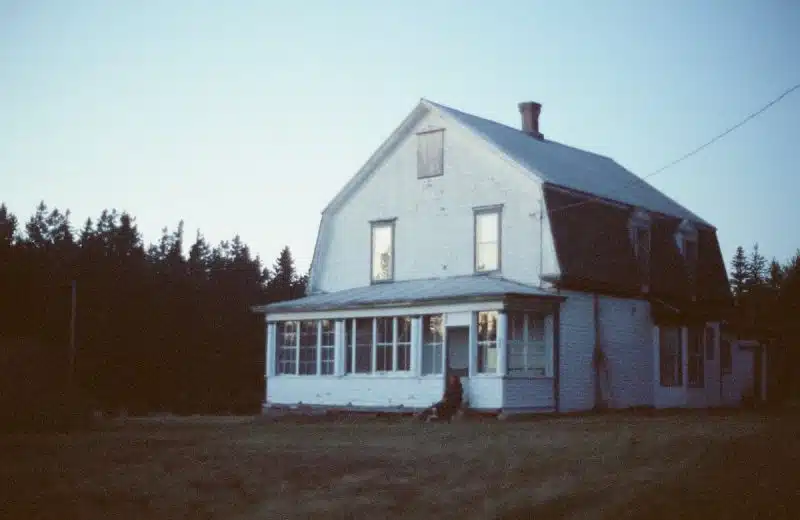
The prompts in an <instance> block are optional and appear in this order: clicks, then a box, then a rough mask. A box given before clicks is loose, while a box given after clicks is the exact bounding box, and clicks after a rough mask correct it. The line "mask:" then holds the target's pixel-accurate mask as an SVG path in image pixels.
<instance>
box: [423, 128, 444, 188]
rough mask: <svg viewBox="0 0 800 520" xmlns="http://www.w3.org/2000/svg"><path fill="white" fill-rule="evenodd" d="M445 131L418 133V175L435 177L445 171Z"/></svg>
mask: <svg viewBox="0 0 800 520" xmlns="http://www.w3.org/2000/svg"><path fill="white" fill-rule="evenodd" d="M443 159H444V131H443V130H441V131H436V132H426V133H424V134H418V135H417V177H418V178H420V179H422V178H425V177H435V176H437V175H442V174H443V173H444V160H443Z"/></svg>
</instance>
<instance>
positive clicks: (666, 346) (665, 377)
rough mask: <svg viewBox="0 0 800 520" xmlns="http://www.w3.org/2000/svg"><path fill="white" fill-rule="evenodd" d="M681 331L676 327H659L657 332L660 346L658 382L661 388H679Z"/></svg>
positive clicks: (680, 377) (680, 383)
mask: <svg viewBox="0 0 800 520" xmlns="http://www.w3.org/2000/svg"><path fill="white" fill-rule="evenodd" d="M680 335H681V329H680V328H678V327H661V328H660V331H659V337H660V345H659V357H660V372H661V373H660V380H661V386H681V385H682V384H683V380H682V379H683V378H682V370H683V367H682V360H681V336H680Z"/></svg>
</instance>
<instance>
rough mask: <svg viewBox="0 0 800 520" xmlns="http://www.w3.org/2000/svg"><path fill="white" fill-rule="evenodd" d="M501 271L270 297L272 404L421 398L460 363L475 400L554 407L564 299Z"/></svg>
mask: <svg viewBox="0 0 800 520" xmlns="http://www.w3.org/2000/svg"><path fill="white" fill-rule="evenodd" d="M561 300H562V298H561V297H558V296H556V295H554V294H552V293H549V292H547V291H543V290H541V289H539V288H536V287H530V286H527V285H523V284H519V283H516V282H513V281H509V280H505V279H502V278H494V277H487V276H480V277H478V276H474V277H473V276H469V277H453V278H448V279H438V280H418V281H407V282H394V283H390V284H375V285H371V286H369V287H363V288H357V289H352V290H348V291H341V292H338V293H330V294H320V295H312V296H307V297H305V298H301V299H298V300H292V301H287V302H280V303H277V304H272V305H268V306H264V307H260V308H256V309H255V310H256V311H257V312H262V313H264V314H265V319H266V323H267V324H266V327H267V335H266V337H267V345H266V378H267V385H266V388H267V390H266V396H265V403H264V405H265V407H271V406H293V405H311V406H322V407H343V408H354V409H380V410H402V409H412V410H415V409H421V408H425V407H427V406H430V405H431V404H432V403H434V402H436V401H438V400H439V399H440V397H441V395H442V392H443V390H444V384H445V380H446V376H447V375H449V374H451V373H452V374H456V375H458V376H460V377H461V380H462V384H463V386H464V394H465V395H464V398H465V400H466V401H467V402H468V405H469V407H470V408H473V409H477V410H490V411H496V410H503V411H507V412H513V411H549V410H553V409H554V408H555V399H554V395H555V390H556V385H557V379H556V378H555V377H554V374H555V367H556V359H557V337H558V334H557V333H555V331H556V330H557V323H558V307H559V305H558V304H559V302H560V301H561Z"/></svg>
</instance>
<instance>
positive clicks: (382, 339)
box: [375, 318, 394, 372]
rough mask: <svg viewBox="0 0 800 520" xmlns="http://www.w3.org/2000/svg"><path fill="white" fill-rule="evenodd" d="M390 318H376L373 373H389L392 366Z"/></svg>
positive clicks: (391, 320) (391, 321)
mask: <svg viewBox="0 0 800 520" xmlns="http://www.w3.org/2000/svg"><path fill="white" fill-rule="evenodd" d="M393 322H394V320H393V319H392V318H377V319H376V320H375V325H376V327H377V336H376V344H375V351H376V352H375V371H376V372H390V371H392V370H393V369H394V367H393V366H392V344H393V341H392V323H393Z"/></svg>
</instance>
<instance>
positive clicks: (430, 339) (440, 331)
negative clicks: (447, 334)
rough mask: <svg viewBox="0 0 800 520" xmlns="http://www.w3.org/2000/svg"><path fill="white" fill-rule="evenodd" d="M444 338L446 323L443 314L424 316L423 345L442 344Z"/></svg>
mask: <svg viewBox="0 0 800 520" xmlns="http://www.w3.org/2000/svg"><path fill="white" fill-rule="evenodd" d="M443 338H444V322H443V320H442V315H441V314H434V315H430V316H424V317H423V319H422V341H423V343H441V342H442V341H443Z"/></svg>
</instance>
